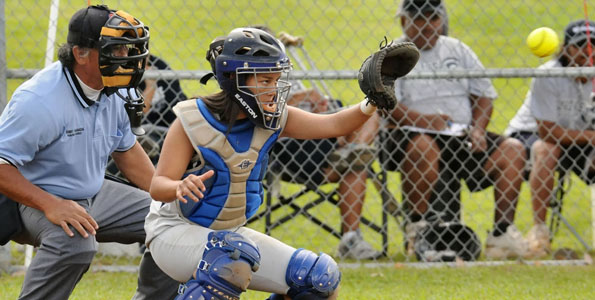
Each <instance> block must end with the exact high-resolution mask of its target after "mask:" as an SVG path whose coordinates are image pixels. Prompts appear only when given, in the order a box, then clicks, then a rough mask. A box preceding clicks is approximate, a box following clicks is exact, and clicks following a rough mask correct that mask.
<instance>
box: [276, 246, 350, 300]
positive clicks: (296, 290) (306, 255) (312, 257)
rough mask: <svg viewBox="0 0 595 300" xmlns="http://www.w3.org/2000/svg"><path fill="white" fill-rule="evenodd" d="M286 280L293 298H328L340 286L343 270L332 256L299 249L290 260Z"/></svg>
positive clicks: (296, 299)
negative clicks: (340, 269)
mask: <svg viewBox="0 0 595 300" xmlns="http://www.w3.org/2000/svg"><path fill="white" fill-rule="evenodd" d="M285 281H286V282H287V285H289V292H288V293H287V294H288V295H289V296H291V299H294V300H298V299H327V298H328V297H329V296H330V295H332V294H333V292H334V291H335V290H336V289H337V287H338V286H339V282H340V281H341V271H339V266H337V263H336V262H335V261H334V260H333V258H332V257H330V256H328V255H327V254H324V253H321V254H320V256H318V255H316V254H314V252H312V251H309V250H305V249H298V250H296V251H295V253H293V256H291V259H290V260H289V266H288V267H287V273H286V274H285Z"/></svg>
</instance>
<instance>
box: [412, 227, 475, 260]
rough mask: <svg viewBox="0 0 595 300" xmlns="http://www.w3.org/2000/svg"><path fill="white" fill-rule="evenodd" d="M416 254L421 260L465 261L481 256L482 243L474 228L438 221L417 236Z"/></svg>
mask: <svg viewBox="0 0 595 300" xmlns="http://www.w3.org/2000/svg"><path fill="white" fill-rule="evenodd" d="M414 245H415V247H414V248H415V256H416V257H417V259H418V260H420V261H426V262H438V261H454V260H455V259H456V258H457V257H458V258H460V259H462V260H465V261H473V260H476V259H477V258H479V254H480V253H481V243H480V242H479V238H478V237H477V235H476V234H475V232H473V230H472V229H471V228H470V227H468V226H466V225H463V224H460V223H449V222H437V223H434V224H433V225H430V226H426V228H424V230H423V231H422V232H420V233H418V234H417V235H416V237H415V243H414Z"/></svg>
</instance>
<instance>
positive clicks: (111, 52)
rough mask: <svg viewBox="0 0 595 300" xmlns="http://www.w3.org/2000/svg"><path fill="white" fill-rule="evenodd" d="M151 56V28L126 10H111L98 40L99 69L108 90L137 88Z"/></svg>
mask: <svg viewBox="0 0 595 300" xmlns="http://www.w3.org/2000/svg"><path fill="white" fill-rule="evenodd" d="M148 56H149V28H148V27H146V26H144V25H143V23H142V22H141V21H139V20H138V19H136V18H135V17H133V16H131V15H130V14H128V13H126V12H124V11H121V10H119V11H111V12H110V16H109V19H108V20H107V22H106V23H105V25H104V26H103V28H102V29H101V36H100V38H99V68H100V70H101V75H102V79H103V85H104V86H106V87H108V88H123V87H134V88H136V87H137V86H138V84H139V83H140V81H141V79H142V77H143V73H144V71H145V64H146V62H147V59H148Z"/></svg>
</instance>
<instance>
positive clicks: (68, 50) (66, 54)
mask: <svg viewBox="0 0 595 300" xmlns="http://www.w3.org/2000/svg"><path fill="white" fill-rule="evenodd" d="M72 47H73V46H72V45H71V44H69V43H64V44H62V45H61V46H60V48H58V59H59V60H60V62H61V63H62V65H63V66H65V67H66V68H68V69H71V70H72V67H73V66H74V62H75V59H74V54H72Z"/></svg>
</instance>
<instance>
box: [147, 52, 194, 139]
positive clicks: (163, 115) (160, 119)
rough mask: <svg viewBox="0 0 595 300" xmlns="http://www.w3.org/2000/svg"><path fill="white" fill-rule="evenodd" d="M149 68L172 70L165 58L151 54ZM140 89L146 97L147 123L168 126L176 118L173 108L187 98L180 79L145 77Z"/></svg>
mask: <svg viewBox="0 0 595 300" xmlns="http://www.w3.org/2000/svg"><path fill="white" fill-rule="evenodd" d="M147 70H171V68H170V67H169V65H168V64H167V62H165V61H164V60H163V59H161V58H159V57H157V56H155V55H152V54H151V55H149V60H148V63H147ZM139 89H140V90H141V91H142V93H143V97H144V98H145V109H144V111H143V112H144V113H145V114H146V117H145V123H150V124H154V125H157V126H162V127H167V128H169V125H171V123H172V122H173V121H174V120H175V119H176V115H175V114H174V113H173V111H172V110H171V108H172V107H173V106H174V105H176V103H178V102H179V101H180V100H185V99H186V94H184V91H182V87H181V86H180V81H179V80H178V79H146V78H145V79H144V80H143V81H142V82H141V83H140V85H139Z"/></svg>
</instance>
